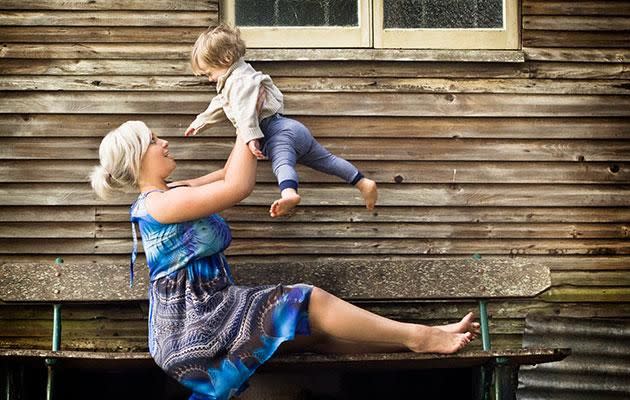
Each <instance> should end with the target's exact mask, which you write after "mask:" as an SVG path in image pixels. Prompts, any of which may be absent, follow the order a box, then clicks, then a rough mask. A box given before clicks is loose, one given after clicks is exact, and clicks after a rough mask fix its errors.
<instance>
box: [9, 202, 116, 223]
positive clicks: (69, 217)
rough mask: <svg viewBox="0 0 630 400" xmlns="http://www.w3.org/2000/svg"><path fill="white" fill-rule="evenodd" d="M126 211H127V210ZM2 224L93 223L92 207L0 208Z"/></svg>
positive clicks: (94, 213) (93, 211)
mask: <svg viewBox="0 0 630 400" xmlns="http://www.w3.org/2000/svg"><path fill="white" fill-rule="evenodd" d="M127 211H128V210H127ZM0 221H2V222H51V221H64V222H95V221H96V209H95V208H94V207H72V206H70V207H1V206H0Z"/></svg>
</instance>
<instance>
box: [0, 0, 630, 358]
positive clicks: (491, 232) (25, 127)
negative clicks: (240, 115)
mask: <svg viewBox="0 0 630 400" xmlns="http://www.w3.org/2000/svg"><path fill="white" fill-rule="evenodd" d="M0 7H2V10H1V11H0V42H1V43H2V45H1V46H2V47H1V48H0V90H1V91H2V93H1V94H0V221H2V223H1V224H0V258H1V260H2V261H16V262H19V261H36V262H53V261H54V259H55V258H56V257H58V256H60V257H63V258H64V259H65V261H66V262H68V263H69V262H97V261H98V262H120V263H124V262H126V261H127V260H128V255H129V251H130V249H131V233H130V226H129V223H128V222H127V221H128V205H129V203H130V202H131V200H132V199H133V196H132V195H126V196H121V197H120V198H118V199H116V200H115V201H112V202H102V201H99V200H98V199H97V198H96V197H95V195H94V194H93V193H92V192H91V190H90V186H89V184H88V183H87V178H86V176H87V174H88V173H89V171H90V168H91V167H92V166H93V165H95V164H96V162H97V152H98V144H99V142H100V139H101V138H102V137H103V135H104V134H106V133H107V132H108V131H109V130H110V129H112V128H114V127H116V126H117V125H118V124H120V123H121V122H124V121H126V120H129V119H140V120H143V121H145V122H147V124H148V125H149V126H150V127H151V128H152V129H154V130H155V132H156V133H157V134H158V135H161V136H164V137H166V138H167V139H168V140H169V141H170V148H171V152H172V153H173V154H174V155H175V157H176V158H177V159H178V166H179V168H178V171H177V173H176V175H175V176H174V178H183V177H191V176H195V175H199V174H203V173H205V172H206V171H209V170H211V169H213V168H218V167H219V166H221V161H222V160H224V159H225V158H226V156H227V154H228V151H229V148H230V144H231V141H232V140H233V138H234V133H233V129H232V128H231V127H229V126H227V125H222V126H218V127H216V128H212V129H211V130H209V131H206V132H205V133H204V134H203V135H200V136H198V137H195V138H183V137H182V136H181V134H182V133H183V131H184V129H185V127H186V126H187V125H188V123H189V122H190V121H191V120H192V119H193V118H194V116H195V114H197V113H198V112H200V111H202V110H203V109H204V108H205V106H206V105H207V103H208V101H209V99H210V98H211V96H212V90H213V88H212V87H211V86H209V84H208V83H207V82H204V80H203V79H201V78H196V77H194V76H192V73H191V69H190V66H189V62H188V54H189V51H190V48H191V46H192V43H193V42H194V40H195V38H196V36H197V35H198V34H199V33H200V32H201V31H202V30H203V28H204V27H205V26H207V25H208V24H209V23H210V22H212V21H216V20H217V9H218V7H217V1H216V0H204V1H202V0H199V1H193V0H189V1H175V0H157V1H150V2H147V1H138V0H117V1H100V0H97V1H85V0H72V1H65V0H64V1H62V0H49V1H46V2H41V1H32V0H21V1H16V0H7V1H4V2H2V5H1V6H0ZM522 19H523V21H522V23H523V30H522V41H523V51H524V53H525V58H526V61H525V62H522V63H484V62H434V61H425V62H421V61H417V62H393V61H334V62H333V61H323V60H322V61H301V62H294V61H276V62H255V63H254V64H255V67H256V68H258V69H261V70H262V71H264V72H266V73H269V74H270V75H271V76H272V77H273V78H274V81H275V82H277V84H278V86H279V87H280V88H281V89H282V90H283V91H284V93H285V96H286V108H287V113H288V114H290V115H291V116H293V117H296V118H298V119H300V120H301V121H303V122H304V123H305V124H306V125H307V126H309V127H310V128H311V129H312V131H313V133H314V135H315V136H316V137H317V138H318V139H319V140H320V142H321V143H322V144H324V145H325V146H327V147H329V148H330V149H331V150H332V151H333V152H335V153H337V154H339V155H341V156H343V157H346V158H348V159H349V160H351V161H353V162H355V163H356V164H357V165H358V166H359V167H360V168H361V169H362V170H363V171H364V172H365V174H366V175H367V176H370V177H373V178H374V179H376V180H377V181H378V183H379V185H380V199H379V204H378V208H377V209H376V211H375V212H373V213H370V212H367V211H366V210H365V209H364V208H363V207H362V206H361V203H360V201H359V199H358V197H357V192H356V191H354V190H353V189H352V188H350V187H347V186H346V185H343V184H340V183H339V182H338V181H336V180H335V179H331V178H330V177H327V176H324V175H322V174H319V173H315V172H312V171H310V170H307V169H301V178H302V181H303V185H302V188H301V193H302V194H303V203H302V204H301V205H300V207H299V209H298V212H297V213H296V214H295V215H294V216H293V217H291V218H290V219H282V220H272V219H270V218H269V217H268V214H267V209H268V207H269V204H270V203H271V202H272V200H273V199H275V197H276V196H277V188H276V186H275V184H274V179H273V176H272V174H271V172H270V168H269V164H268V163H261V164H260V167H259V176H258V185H257V188H256V190H255V192H254V194H253V195H252V196H251V197H250V198H248V199H247V200H246V201H244V202H243V204H242V205H240V206H238V207H236V208H234V209H232V210H229V211H227V212H225V213H224V216H225V217H226V218H227V219H228V220H229V222H230V224H231V226H232V229H233V234H234V241H233V243H232V246H231V247H230V248H229V251H228V256H229V259H230V260H231V262H232V263H233V265H234V266H235V268H237V267H238V262H239V261H244V260H250V261H251V260H258V261H259V262H267V261H269V262H271V261H273V260H277V259H283V260H295V259H329V258H332V259H339V258H353V259H357V258H370V259H374V258H376V257H383V258H390V259H396V258H407V257H414V258H415V257H443V258H451V259H453V261H454V262H456V260H457V259H461V258H469V257H471V256H472V255H473V254H475V253H478V254H480V255H481V256H482V257H486V258H492V257H501V258H503V257H522V258H528V259H535V260H542V261H544V262H546V263H548V265H550V266H551V267H552V269H553V275H552V280H553V288H552V289H551V290H550V291H548V292H547V293H545V294H543V295H541V296H540V297H538V298H537V299H534V300H531V301H523V302H515V301H512V302H504V303H498V304H494V305H491V307H490V310H491V312H492V314H493V317H494V318H493V320H492V323H493V325H494V327H493V328H494V329H495V332H496V333H497V334H498V336H497V338H496V339H495V344H497V345H507V344H516V343H520V341H521V332H522V329H523V319H524V317H525V315H526V314H527V313H528V312H533V311H537V312H543V313H546V314H551V315H560V316H579V317H587V318H594V317H615V318H630V311H629V310H630V307H629V304H628V303H629V302H630V274H629V273H628V269H630V255H629V253H630V242H629V241H628V236H629V225H628V223H629V221H630V186H628V184H629V181H630V172H629V168H630V163H629V161H630V119H629V118H628V117H629V116H630V97H628V92H629V91H630V61H629V60H630V32H629V31H630V2H629V1H577V0H576V1H538V0H523V2H522ZM515 284H518V283H515ZM365 306H366V307H368V308H370V309H372V310H374V311H376V312H379V313H382V314H384V315H388V316H392V317H395V318H400V319H404V320H408V321H423V322H439V321H443V320H446V319H453V318H456V317H457V316H459V315H461V314H462V313H464V311H465V310H467V309H468V308H471V307H473V305H472V304H451V303H434V304H428V305H411V304H404V305H397V304H393V305H383V304H366V305H365ZM145 314H146V305H145V304H124V305H119V306H108V307H104V306H99V305H94V306H72V307H67V308H66V311H65V314H64V317H65V318H66V324H65V325H64V332H63V334H64V336H63V343H64V347H65V348H66V349H70V348H98V349H112V348H118V349H129V348H133V349H145V348H146V315H145ZM50 315H51V312H50V310H49V308H48V307H16V306H8V305H4V306H1V307H0V320H3V321H2V323H0V346H8V345H13V346H15V345H17V346H22V347H29V346H31V347H32V346H35V347H46V346H49V345H50V340H49V338H48V335H49V329H50V320H49V318H50Z"/></svg>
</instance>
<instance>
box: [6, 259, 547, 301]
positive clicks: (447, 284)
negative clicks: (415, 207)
mask: <svg viewBox="0 0 630 400" xmlns="http://www.w3.org/2000/svg"><path fill="white" fill-rule="evenodd" d="M128 269H129V266H128V265H126V264H119V265H91V264H84V265H73V264H62V265H45V264H44V265H42V264H3V265H2V266H0V277H1V278H2V279H0V293H2V294H1V296H2V299H1V300H2V301H5V302H10V301H119V300H127V301H129V300H144V299H146V298H147V297H146V296H147V285H148V276H147V274H146V273H139V274H137V278H135V281H134V287H133V288H130V287H129V285H128V282H127V272H128ZM139 269H140V268H139ZM142 270H143V271H145V270H146V268H143V269H142ZM233 273H234V277H235V279H237V280H238V281H239V282H242V284H243V285H245V286H251V285H273V284H277V283H278V282H309V283H311V284H313V285H316V286H319V287H322V288H324V289H326V290H327V291H330V292H331V293H334V294H335V295H337V296H340V297H343V298H346V299H355V300H359V299H414V298H415V299H418V298H421V299H450V298H464V299H465V298H472V299H475V298H494V297H501V298H509V297H533V296H536V295H537V294H539V293H541V292H542V291H544V290H546V289H547V288H549V286H550V285H551V280H550V277H549V268H548V267H546V266H544V265H541V264H533V263H524V262H523V261H522V260H519V259H505V260H501V261H499V260H494V261H490V260H474V259H468V260H461V261H458V262H457V263H456V264H455V265H453V263H452V262H449V261H444V260H421V261H420V260H419V261H416V262H411V263H401V262H386V261H381V262H378V263H366V262H363V263H361V262H345V263H329V264H310V263H291V264H289V265H286V264H276V265H264V266H263V265H261V264H241V265H239V266H238V268H235V269H234V271H233ZM103 279H107V281H108V285H105V286H103V285H102V281H103ZM383 280H385V281H387V285H382V284H380V283H382V282H383ZM513 282H520V283H521V284H519V285H514V284H512V283H513Z"/></svg>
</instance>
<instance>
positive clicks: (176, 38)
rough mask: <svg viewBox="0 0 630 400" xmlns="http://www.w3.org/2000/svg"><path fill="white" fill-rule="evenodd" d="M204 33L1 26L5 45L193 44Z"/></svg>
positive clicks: (200, 29)
mask: <svg viewBox="0 0 630 400" xmlns="http://www.w3.org/2000/svg"><path fill="white" fill-rule="evenodd" d="M204 30H205V27H203V26H194V27H159V26H142V27H126V26H122V27H114V28H111V29H110V28H109V27H91V26H90V27H87V26H80V27H77V26H64V27H56V26H53V27H49V26H30V27H28V29H25V28H22V27H4V26H0V38H2V41H3V42H8V43H11V42H14V43H15V42H17V43H129V42H135V43H190V46H192V45H193V44H194V43H195V40H196V39H197V36H199V34H200V33H202V32H203V31H204Z"/></svg>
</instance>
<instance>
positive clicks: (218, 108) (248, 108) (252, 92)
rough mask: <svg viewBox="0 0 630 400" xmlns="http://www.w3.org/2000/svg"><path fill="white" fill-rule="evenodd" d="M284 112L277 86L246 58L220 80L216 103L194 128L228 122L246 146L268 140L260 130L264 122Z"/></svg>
mask: <svg viewBox="0 0 630 400" xmlns="http://www.w3.org/2000/svg"><path fill="white" fill-rule="evenodd" d="M261 86H262V87H263V88H264V89H265V90H266V92H267V97H266V100H265V103H264V104H263V108H262V110H261V112H260V114H258V113H257V112H256V102H257V101H258V91H259V89H260V87H261ZM283 110H284V102H283V96H282V93H281V92H280V90H279V89H278V88H277V87H276V85H274V84H273V81H272V80H271V78H270V77H269V75H265V74H263V73H262V72H260V71H256V70H255V69H254V68H253V67H252V66H251V65H250V64H248V63H246V62H245V61H244V60H243V59H242V58H241V59H239V60H238V61H237V62H235V63H234V64H232V66H231V67H230V68H229V69H228V70H227V72H226V73H225V74H224V75H222V76H221V77H219V79H218V80H217V95H216V96H215V97H214V98H213V99H212V101H211V102H210V105H209V106H208V108H207V109H206V111H204V112H202V113H201V114H199V115H198V116H197V118H196V119H195V120H194V121H193V122H192V123H191V124H190V126H191V127H192V128H195V129H196V130H199V129H202V128H203V127H204V126H205V125H208V124H214V123H217V122H220V121H222V120H224V119H225V118H226V117H227V119H229V120H230V122H232V125H234V127H235V128H236V133H237V135H239V136H240V137H241V138H242V139H243V140H244V142H245V143H247V142H249V141H251V140H254V139H260V138H262V137H264V135H263V133H262V131H261V130H260V127H259V122H260V121H262V120H263V119H265V118H267V117H269V116H271V115H273V114H276V113H282V112H283Z"/></svg>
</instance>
